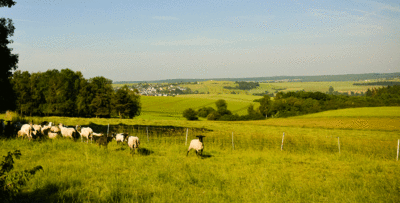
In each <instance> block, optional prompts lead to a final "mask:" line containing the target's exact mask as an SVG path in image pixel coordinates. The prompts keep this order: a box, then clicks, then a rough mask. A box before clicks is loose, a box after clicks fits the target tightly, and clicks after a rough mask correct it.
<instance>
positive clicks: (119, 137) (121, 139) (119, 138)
mask: <svg viewBox="0 0 400 203" xmlns="http://www.w3.org/2000/svg"><path fill="white" fill-rule="evenodd" d="M126 135H127V134H124V133H119V134H117V135H115V141H117V144H119V143H120V142H122V143H123V142H124V141H125V138H126Z"/></svg>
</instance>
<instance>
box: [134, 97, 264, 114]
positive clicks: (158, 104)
mask: <svg viewBox="0 0 400 203" xmlns="http://www.w3.org/2000/svg"><path fill="white" fill-rule="evenodd" d="M259 98H261V97H260V96H252V95H245V94H232V95H231V94H190V95H179V96H175V97H154V96H141V97H140V99H141V104H142V113H141V115H140V116H138V118H139V119H156V120H160V119H161V120H184V119H185V118H183V117H182V113H183V111H184V110H185V109H188V108H193V109H195V110H198V109H200V108H202V107H213V108H214V109H216V106H215V102H216V101H217V100H219V99H223V100H225V101H226V102H227V104H228V109H229V110H230V111H232V113H234V114H236V113H237V114H239V115H245V114H247V107H248V106H249V105H250V104H253V105H254V107H255V108H257V107H258V106H259V105H260V104H259V103H258V102H253V100H255V99H259Z"/></svg>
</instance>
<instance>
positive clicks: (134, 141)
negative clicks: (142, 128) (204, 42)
mask: <svg viewBox="0 0 400 203" xmlns="http://www.w3.org/2000/svg"><path fill="white" fill-rule="evenodd" d="M139 144H140V141H139V138H138V137H136V136H129V138H128V146H129V148H131V150H132V149H133V150H135V149H136V148H139Z"/></svg>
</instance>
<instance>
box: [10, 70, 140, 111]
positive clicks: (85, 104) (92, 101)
mask: <svg viewBox="0 0 400 203" xmlns="http://www.w3.org/2000/svg"><path fill="white" fill-rule="evenodd" d="M11 82H12V84H13V88H14V91H15V94H16V98H15V100H16V111H17V112H18V113H20V114H22V115H30V116H32V115H37V116H79V117H111V116H120V117H121V118H123V117H134V116H136V115H139V114H140V97H139V95H137V94H136V93H135V92H133V91H130V90H129V89H128V88H127V87H126V86H125V87H123V88H121V89H119V90H118V91H116V92H115V91H114V90H113V88H112V86H111V84H112V81H111V80H109V79H107V78H104V77H102V76H99V77H94V78H90V79H85V78H83V76H82V73H81V72H79V71H77V72H73V71H72V70H70V69H63V70H61V71H58V70H48V71H46V72H44V73H41V72H38V73H32V74H30V73H29V72H28V71H24V72H21V71H16V72H14V74H13V76H12V78H11Z"/></svg>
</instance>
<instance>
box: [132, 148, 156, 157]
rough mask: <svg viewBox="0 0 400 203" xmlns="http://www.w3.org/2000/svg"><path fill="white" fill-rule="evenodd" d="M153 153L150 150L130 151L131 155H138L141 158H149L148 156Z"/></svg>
mask: <svg viewBox="0 0 400 203" xmlns="http://www.w3.org/2000/svg"><path fill="white" fill-rule="evenodd" d="M153 153H154V151H152V150H150V149H146V148H139V149H137V150H131V154H132V155H134V154H139V155H142V156H149V155H150V154H153Z"/></svg>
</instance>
